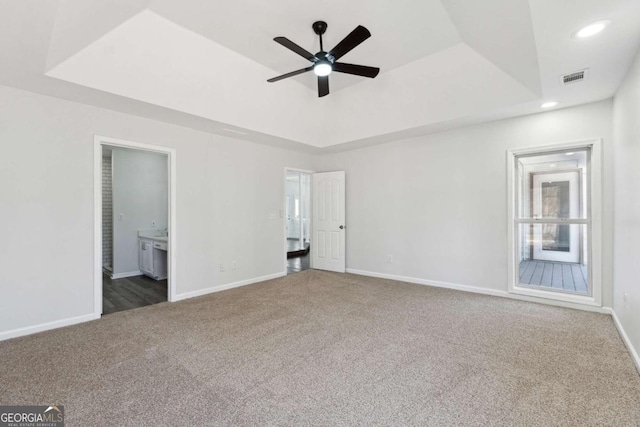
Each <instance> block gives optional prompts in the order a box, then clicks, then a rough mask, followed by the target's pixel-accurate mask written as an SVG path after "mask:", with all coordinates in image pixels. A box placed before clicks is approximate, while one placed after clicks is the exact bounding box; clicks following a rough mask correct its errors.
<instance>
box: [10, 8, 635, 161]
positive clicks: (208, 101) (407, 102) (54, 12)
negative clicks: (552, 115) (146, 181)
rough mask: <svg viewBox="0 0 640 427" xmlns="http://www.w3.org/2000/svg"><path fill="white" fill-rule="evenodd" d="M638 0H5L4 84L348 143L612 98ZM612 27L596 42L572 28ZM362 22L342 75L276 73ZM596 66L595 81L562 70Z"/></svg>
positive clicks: (262, 135)
mask: <svg viewBox="0 0 640 427" xmlns="http://www.w3.org/2000/svg"><path fill="white" fill-rule="evenodd" d="M637 16H640V2H639V1H637V0H608V1H606V2H604V1H601V0H565V1H562V2H558V1H557V0H531V1H527V0H484V1H482V2H470V1H468V0H405V1H396V2H393V3H391V2H388V1H383V0H369V1H365V0H352V1H349V2H344V1H337V0H322V1H315V2H300V1H297V0H274V1H271V2H269V3H268V6H265V3H264V2H263V1H260V0H247V1H243V2H224V3H223V2H211V1H210V0H181V1H180V2H176V1H175V0H128V1H116V0H111V1H105V0H21V1H15V0H0V60H2V63H3V67H0V84H3V85H7V86H13V87H17V88H21V89H26V90H30V91H34V92H39V93H43V94H46V95H52V96H57V97H61V98H65V99H70V100H73V101H78V102H84V103H88V104H92V105H97V106H102V107H105V108H110V109H114V110H118V111H123V112H126V113H130V114H136V115H139V116H143V117H150V118H154V119H159V120H163V121H168V122H172V123H176V124H180V125H184V126H189V127H193V128H196V129H201V130H205V131H208V132H213V133H218V134H222V135H226V136H231V137H234V138H238V139H245V140H251V141H255V142H259V143H266V144H270V145H276V146H281V147H286V148H294V149H303V150H307V151H317V150H318V149H331V150H336V149H346V148H350V147H357V146H363V145H368V144H374V143H381V142H386V141H390V140H394V139H400V138H406V137H410V136H415V135H419V134H424V133H429V132H433V131H437V130H442V129H448V128H452V127H456V126H463V125H466V124H470V123H477V122H481V121H485V120H492V119H496V118H501V117H509V116H514V115H520V114H528V113H532V112H537V111H540V110H539V106H540V102H541V101H542V100H546V99H550V98H554V99H558V100H559V101H561V104H560V106H561V107H563V106H571V105H577V104H581V103H585V102H591V101H596V100H600V99H605V98H608V97H611V96H612V95H613V94H614V93H615V90H616V88H617V86H618V85H619V83H620V81H621V79H622V77H623V76H624V74H625V73H626V70H627V69H628V66H629V64H630V63H631V60H632V58H633V56H634V54H635V53H636V51H637V49H638V46H639V42H640V25H638V24H637ZM601 19H609V20H611V21H612V24H611V25H610V26H609V27H608V28H607V29H606V30H605V31H604V32H603V33H602V34H600V35H598V36H595V37H593V38H591V39H584V40H580V39H574V38H571V34H572V33H573V32H574V31H575V30H576V29H578V28H580V27H581V26H583V25H585V24H588V23H590V22H593V21H597V20H601ZM316 20H324V21H326V22H327V23H328V29H327V33H326V35H325V37H324V41H325V47H326V48H327V47H328V48H330V47H332V46H334V45H335V44H336V43H337V42H339V41H340V40H341V39H342V38H343V37H344V36H345V35H346V34H348V33H349V32H350V31H351V30H353V29H354V28H355V27H356V26H357V25H364V26H365V27H367V28H368V29H369V30H370V31H371V33H372V37H371V38H370V39H368V40H366V41H365V42H364V43H363V44H362V45H360V46H358V47H357V48H356V49H354V50H353V51H352V52H350V53H348V54H347V55H345V57H344V58H343V60H344V61H345V62H350V63H356V64H363V65H371V66H377V67H380V68H381V73H380V75H379V76H378V77H377V78H376V79H366V78H358V77H355V76H350V75H346V74H339V73H334V74H332V75H331V76H330V87H331V94H330V95H329V96H327V97H324V98H318V97H317V89H316V82H315V76H314V75H313V73H306V74H303V75H300V76H298V77H295V78H291V79H287V80H283V81H280V82H277V83H267V82H266V80H267V79H268V78H270V77H274V76H276V75H279V74H282V73H285V72H288V71H292V70H296V69H299V68H303V67H305V66H307V65H308V63H307V62H306V61H305V60H304V59H303V58H301V57H299V56H297V55H296V54H294V53H293V52H291V51H289V50H287V49H285V48H284V47H282V46H280V45H279V44H277V43H275V42H274V41H273V38H274V37H276V36H285V37H287V38H289V39H291V40H292V41H294V42H296V43H297V44H299V45H300V46H302V47H304V48H305V49H307V50H309V51H311V52H315V51H317V50H319V46H318V38H317V36H316V35H315V34H314V33H313V31H312V29H311V24H312V23H313V22H314V21H316ZM584 68H589V70H590V71H589V78H588V80H587V81H585V82H582V83H578V84H574V85H571V86H564V87H563V86H562V85H561V84H560V76H561V75H562V74H566V73H570V72H573V71H576V70H580V69H584Z"/></svg>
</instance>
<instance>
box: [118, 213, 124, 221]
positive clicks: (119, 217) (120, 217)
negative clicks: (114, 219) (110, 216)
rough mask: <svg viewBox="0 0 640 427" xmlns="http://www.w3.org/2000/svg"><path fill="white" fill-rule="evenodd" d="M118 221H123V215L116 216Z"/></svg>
mask: <svg viewBox="0 0 640 427" xmlns="http://www.w3.org/2000/svg"><path fill="white" fill-rule="evenodd" d="M118 221H124V214H123V213H121V214H118Z"/></svg>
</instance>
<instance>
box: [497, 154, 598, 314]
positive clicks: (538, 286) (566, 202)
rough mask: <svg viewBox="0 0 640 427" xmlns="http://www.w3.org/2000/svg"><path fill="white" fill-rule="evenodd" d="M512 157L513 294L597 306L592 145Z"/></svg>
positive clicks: (511, 260)
mask: <svg viewBox="0 0 640 427" xmlns="http://www.w3.org/2000/svg"><path fill="white" fill-rule="evenodd" d="M510 154H511V155H510V156H509V162H510V170H511V171H512V172H513V173H512V174H510V178H509V179H510V180H512V183H511V189H512V190H513V191H512V192H511V208H512V210H511V213H512V215H511V216H510V218H509V227H510V251H511V254H510V264H511V265H510V284H509V285H510V286H509V288H510V291H511V292H513V293H519V294H524V295H531V296H538V297H544V298H551V299H559V300H564V301H571V302H581V303H592V304H596V303H599V282H598V281H597V280H594V268H593V267H594V266H593V259H594V256H593V251H592V244H593V243H592V242H593V241H594V240H593V235H592V234H593V221H592V217H593V216H592V207H593V204H592V200H591V199H592V194H593V191H592V190H593V189H592V180H593V174H592V163H593V158H592V157H593V146H592V145H585V146H581V147H575V146H574V147H567V148H565V149H562V148H561V147H558V148H555V149H547V150H540V151H530V150H521V151H512V152H510ZM595 270H596V271H598V272H599V267H598V268H597V269H595ZM596 284H597V285H598V286H595V285H596ZM596 288H597V289H596ZM596 291H597V292H596Z"/></svg>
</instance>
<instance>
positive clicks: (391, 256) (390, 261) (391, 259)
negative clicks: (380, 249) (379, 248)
mask: <svg viewBox="0 0 640 427" xmlns="http://www.w3.org/2000/svg"><path fill="white" fill-rule="evenodd" d="M387 262H388V263H392V262H393V255H387Z"/></svg>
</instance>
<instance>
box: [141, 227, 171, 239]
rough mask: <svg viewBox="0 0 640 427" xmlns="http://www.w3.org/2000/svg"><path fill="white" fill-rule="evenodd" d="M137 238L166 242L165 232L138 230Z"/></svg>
mask: <svg viewBox="0 0 640 427" xmlns="http://www.w3.org/2000/svg"><path fill="white" fill-rule="evenodd" d="M138 237H141V238H143V239H151V240H157V241H158V242H166V241H167V240H168V236H167V232H166V231H160V230H140V231H138Z"/></svg>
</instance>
